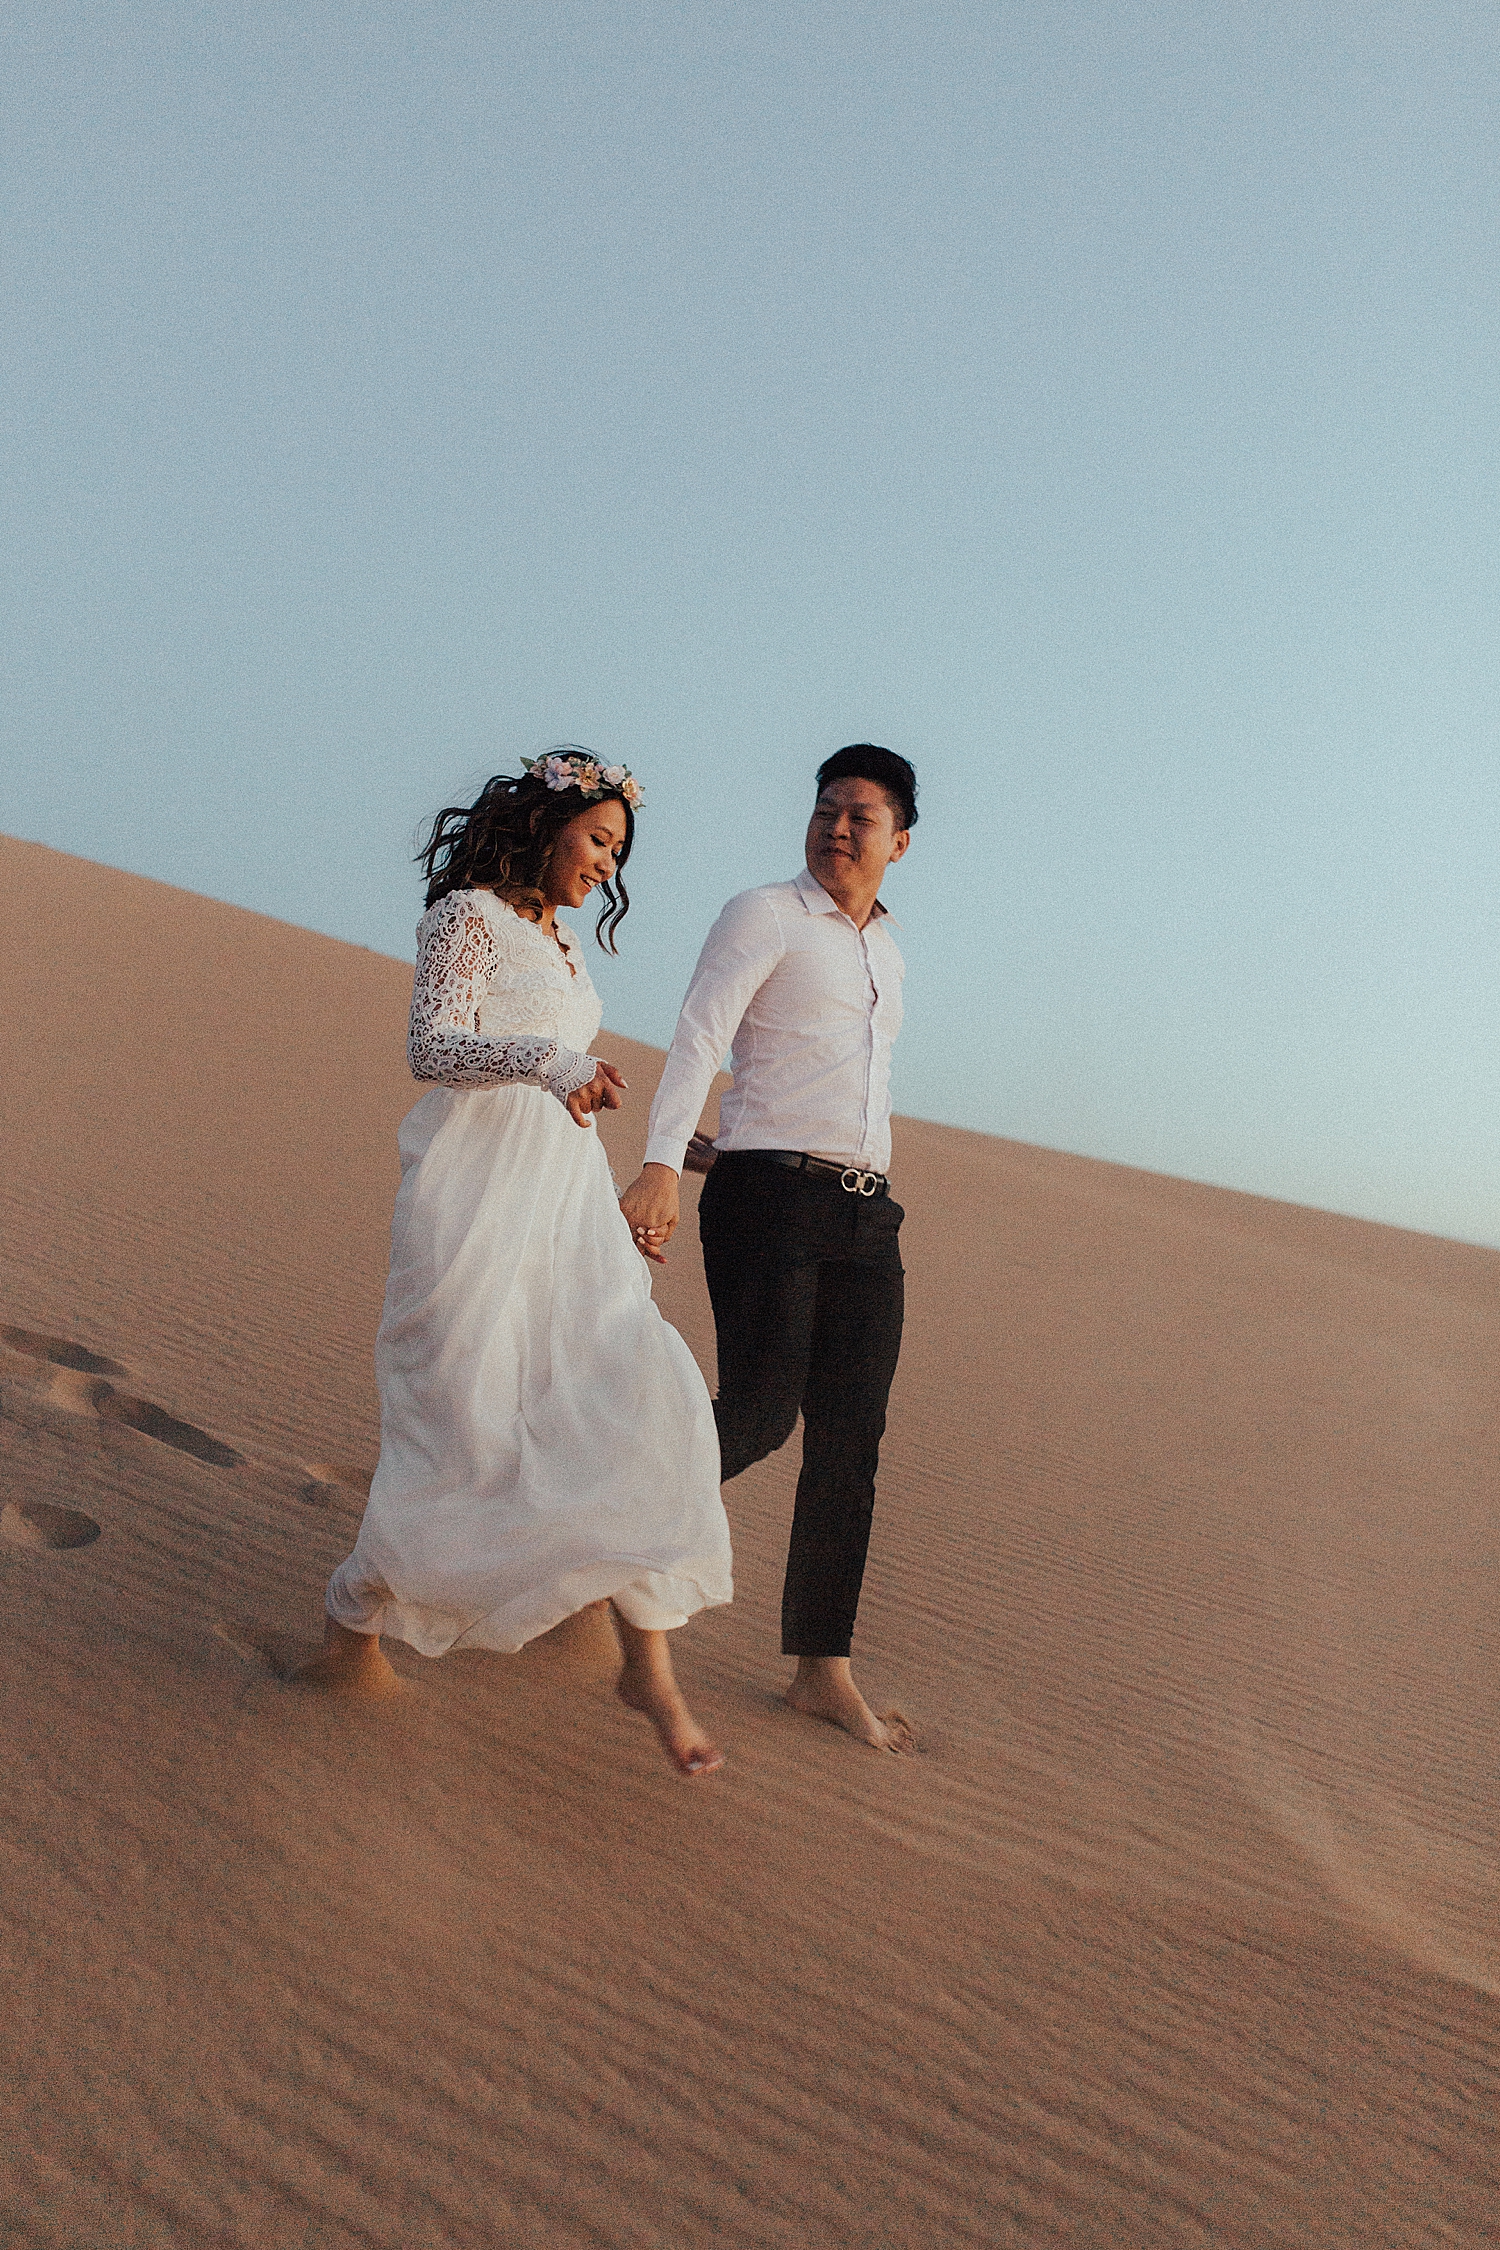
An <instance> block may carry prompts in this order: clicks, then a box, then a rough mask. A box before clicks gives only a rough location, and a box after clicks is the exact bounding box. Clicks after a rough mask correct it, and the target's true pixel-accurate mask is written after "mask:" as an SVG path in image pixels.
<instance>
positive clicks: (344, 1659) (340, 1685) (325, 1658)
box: [292, 1617, 401, 1695]
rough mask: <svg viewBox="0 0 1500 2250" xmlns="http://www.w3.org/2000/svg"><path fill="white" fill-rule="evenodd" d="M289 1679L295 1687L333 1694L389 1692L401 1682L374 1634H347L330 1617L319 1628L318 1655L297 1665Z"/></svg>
mask: <svg viewBox="0 0 1500 2250" xmlns="http://www.w3.org/2000/svg"><path fill="white" fill-rule="evenodd" d="M292 1679H293V1681H294V1682H295V1684H296V1685H297V1686H298V1687H311V1688H322V1689H323V1690H324V1692H325V1693H329V1694H337V1695H390V1694H392V1693H393V1692H394V1690H395V1689H397V1688H398V1687H399V1686H400V1685H401V1680H400V1676H399V1674H398V1673H397V1671H396V1669H395V1667H394V1665H392V1664H391V1663H390V1661H389V1660H388V1658H387V1657H386V1655H385V1653H384V1651H383V1650H382V1649H381V1646H380V1635H379V1634H378V1633H351V1632H350V1630H349V1628H348V1626H347V1625H338V1624H336V1623H335V1622H334V1620H333V1619H332V1618H331V1617H330V1618H329V1619H328V1621H327V1623H326V1625H325V1626H324V1629H323V1653H322V1655H321V1656H314V1657H313V1658H311V1659H310V1661H309V1662H308V1663H306V1664H299V1665H298V1667H297V1669H296V1671H295V1672H294V1673H293V1674H292Z"/></svg>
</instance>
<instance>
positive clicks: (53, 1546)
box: [0, 1500, 103, 1554]
mask: <svg viewBox="0 0 1500 2250" xmlns="http://www.w3.org/2000/svg"><path fill="white" fill-rule="evenodd" d="M102 1529H103V1526H102V1525H101V1524H97V1523H95V1521H94V1519H93V1517H92V1516H86V1515H84V1514H83V1512H82V1510H81V1509H78V1508H53V1507H50V1506H49V1505H48V1503H47V1502H46V1501H45V1500H31V1501H20V1500H7V1501H6V1503H5V1505H4V1507H0V1541H3V1542H4V1544H5V1545H6V1546H7V1547H19V1548H20V1549H21V1550H22V1551H23V1553H30V1554H56V1553H58V1552H59V1550H60V1549H62V1548H64V1547H87V1546H88V1545H89V1544H90V1542H91V1541H92V1540H95V1539H97V1538H98V1536H99V1534H100V1532H101V1530H102Z"/></svg>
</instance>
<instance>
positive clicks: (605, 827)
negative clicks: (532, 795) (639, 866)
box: [542, 797, 625, 906]
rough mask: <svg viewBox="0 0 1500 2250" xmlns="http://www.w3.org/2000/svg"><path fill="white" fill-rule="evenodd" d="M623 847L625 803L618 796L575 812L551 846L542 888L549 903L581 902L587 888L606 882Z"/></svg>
mask: <svg viewBox="0 0 1500 2250" xmlns="http://www.w3.org/2000/svg"><path fill="white" fill-rule="evenodd" d="M624 848H625V807H624V806H623V805H622V804H621V802H620V800H619V798H618V797H602V798H601V799H600V801H599V803H598V804H597V805H585V806H584V808H583V811H582V812H578V813H575V814H574V815H573V818H572V819H571V820H570V821H569V822H568V825H567V827H566V828H564V829H563V830H562V832H561V834H560V835H559V836H558V839H557V842H556V844H555V845H554V847H553V851H552V857H551V859H550V860H549V861H548V862H547V874H546V879H545V881H544V883H543V886H542V887H543V891H544V893H545V895H546V900H547V904H548V905H549V906H582V904H583V902H584V900H585V899H586V898H587V897H588V895H589V892H590V891H591V890H593V889H594V888H595V886H596V885H597V884H599V883H607V882H608V881H609V879H610V877H611V875H613V873H614V871H615V867H616V865H617V864H618V861H619V857H620V854H621V852H622V851H623V850H624Z"/></svg>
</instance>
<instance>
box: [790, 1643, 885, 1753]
mask: <svg viewBox="0 0 1500 2250" xmlns="http://www.w3.org/2000/svg"><path fill="white" fill-rule="evenodd" d="M786 1700H787V1702H788V1703H790V1705H791V1707H792V1709H793V1710H794V1711H805V1712H806V1714H807V1716H808V1717H809V1718H810V1719H826V1720H827V1721H828V1723H829V1725H830V1726H835V1727H842V1728H843V1730H844V1732H845V1734H852V1735H853V1737H854V1739H855V1741H856V1742H867V1743H868V1744H869V1745H870V1748H871V1749H872V1750H894V1751H895V1753H896V1755H897V1756H898V1757H907V1756H909V1754H910V1753H911V1752H912V1751H913V1750H915V1749H916V1747H917V1738H916V1736H915V1735H914V1734H913V1733H912V1730H911V1728H910V1726H909V1725H908V1724H907V1722H906V1720H905V1719H904V1718H903V1717H902V1715H901V1713H900V1712H899V1711H886V1712H883V1713H882V1714H881V1716H880V1717H879V1718H877V1717H876V1716H875V1713H874V1712H873V1711H872V1710H871V1709H870V1706H869V1704H868V1703H866V1701H865V1699H864V1697H863V1696H862V1695H861V1694H860V1692H859V1689H858V1688H857V1687H856V1686H855V1684H854V1675H853V1673H852V1671H851V1670H850V1668H849V1659H848V1657H847V1656H799V1657H798V1659H797V1676H796V1678H795V1679H794V1680H793V1681H792V1683H791V1685H790V1686H789V1687H788V1689H787V1691H786Z"/></svg>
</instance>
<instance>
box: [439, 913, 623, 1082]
mask: <svg viewBox="0 0 1500 2250" xmlns="http://www.w3.org/2000/svg"><path fill="white" fill-rule="evenodd" d="M557 928H558V933H559V935H560V936H561V938H562V940H563V943H564V945H565V946H566V947H567V958H566V960H565V959H564V957H563V953H562V951H561V949H560V948H559V946H558V944H557V942H556V940H555V939H553V938H551V937H549V936H548V935H547V934H546V932H545V931H543V930H541V929H539V928H538V926H537V924H536V923H535V922H528V921H527V919H526V917H525V916H524V915H522V914H518V913H517V912H516V910H515V908H514V907H513V906H507V905H506V904H505V902H504V900H503V899H498V898H496V896H495V894H494V892H493V891H483V890H475V891H450V892H449V893H448V896H447V897H446V898H442V899H439V900H438V903H437V905H436V906H433V907H429V909H428V911H427V912H426V913H425V914H424V915H423V917H422V919H421V921H420V922H419V923H418V924H417V974H416V982H415V984H414V986H413V988H412V996H411V1032H410V1036H409V1037H408V1040H407V1053H408V1055H409V1056H410V1058H411V1067H412V1074H413V1076H414V1077H417V1078H422V1079H428V1080H430V1081H432V1082H433V1083H435V1084H437V1085H440V1086H512V1085H517V1084H521V1085H528V1086H541V1087H544V1088H545V1089H546V1091H547V1092H548V1093H549V1094H555V1095H556V1097H557V1099H558V1100H559V1101H560V1102H562V1101H566V1100H567V1098H568V1096H569V1094H571V1093H572V1092H574V1090H575V1089H576V1088H577V1087H579V1086H586V1085H587V1084H588V1082H589V1080H590V1079H591V1078H592V1077H593V1076H594V1073H595V1071H596V1070H597V1069H598V1067H599V1066H598V1062H597V1059H596V1058H595V1057H594V1056H593V1055H591V1054H589V1053H587V1052H586V1049H587V1047H588V1043H589V1041H590V1040H591V1039H592V1038H593V1037H594V1035H595V1033H596V1032H597V1031H598V1029H599V1024H600V1020H601V1018H602V1016H603V1013H604V1011H603V1009H602V1007H601V1006H600V1003H599V995H598V993H597V992H595V990H594V987H593V985H592V984H591V983H590V981H589V973H588V970H587V969H586V968H585V967H584V964H583V948H582V947H581V946H580V945H579V943H578V940H577V938H576V937H575V936H574V935H573V933H572V931H571V930H568V929H565V928H564V927H563V924H562V923H561V922H559V923H558V925H557ZM569 963H571V964H572V969H573V973H572V974H571V975H570V974H569Z"/></svg>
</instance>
